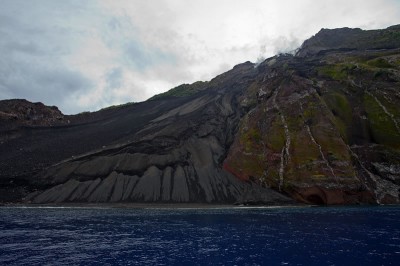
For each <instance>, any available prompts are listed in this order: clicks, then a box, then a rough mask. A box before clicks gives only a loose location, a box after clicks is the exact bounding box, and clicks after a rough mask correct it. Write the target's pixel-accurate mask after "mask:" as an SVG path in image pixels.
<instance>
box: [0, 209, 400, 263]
mask: <svg viewBox="0 0 400 266" xmlns="http://www.w3.org/2000/svg"><path fill="white" fill-rule="evenodd" d="M399 263H400V207H399V206H397V207H378V206H377V207H280V208H279V207H278V208H233V207H232V208H204V209H203V208H193V209H188V208H182V209H168V208H160V209H154V208H148V209H146V208H142V209H121V208H119V209H118V208H85V207H80V208H75V207H64V208H49V207H47V208H46V207H0V265H99V264H100V265H399Z"/></svg>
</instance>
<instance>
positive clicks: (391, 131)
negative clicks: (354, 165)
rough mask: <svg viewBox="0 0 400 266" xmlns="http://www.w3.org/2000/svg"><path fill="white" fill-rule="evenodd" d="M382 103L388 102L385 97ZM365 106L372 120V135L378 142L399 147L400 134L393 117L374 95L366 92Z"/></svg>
mask: <svg viewBox="0 0 400 266" xmlns="http://www.w3.org/2000/svg"><path fill="white" fill-rule="evenodd" d="M380 101H381V102H382V104H384V105H385V104H386V103H385V102H384V101H383V99H381V100H380ZM364 107H365V110H366V112H367V115H368V119H369V122H370V129H371V132H372V135H373V137H374V139H375V141H376V142H377V143H380V144H383V145H386V146H389V147H392V148H396V149H399V148H400V142H399V139H400V135H399V132H398V131H397V128H396V125H395V124H394V122H393V120H392V119H391V117H389V115H388V114H386V113H385V112H384V110H383V109H382V107H381V106H380V105H379V104H378V103H377V102H376V100H375V99H374V97H372V96H371V95H369V94H364Z"/></svg>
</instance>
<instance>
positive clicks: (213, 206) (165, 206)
mask: <svg viewBox="0 0 400 266" xmlns="http://www.w3.org/2000/svg"><path fill="white" fill-rule="evenodd" d="M0 207H9V208H49V209H50V208H60V209H62V208H88V209H166V210H168V209H171V210H174V209H275V208H298V207H303V208H304V207H307V208H308V207H315V206H314V205H306V204H282V205H279V204H276V205H244V204H243V205H235V204H220V203H215V204H214V203H139V202H131V203H48V204H33V203H6V204H0Z"/></svg>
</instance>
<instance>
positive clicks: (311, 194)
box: [0, 26, 400, 204]
mask: <svg viewBox="0 0 400 266" xmlns="http://www.w3.org/2000/svg"><path fill="white" fill-rule="evenodd" d="M399 48H400V28H399V27H398V26H393V27H389V28H388V29H386V30H375V31H363V30H360V29H348V28H344V29H335V30H326V29H324V30H321V31H320V32H319V33H317V34H316V35H315V36H313V37H312V38H310V39H309V40H307V41H305V42H304V44H303V45H302V47H301V48H300V49H299V50H298V51H297V53H296V55H289V54H286V55H278V56H274V57H272V58H269V59H267V60H265V61H264V62H263V63H261V64H259V65H254V64H252V63H250V62H246V63H243V64H240V65H237V66H235V67H234V68H233V69H232V70H230V71H228V72H226V73H224V74H222V75H220V76H217V77H216V78H214V79H212V80H211V81H209V82H196V83H193V84H184V85H182V86H178V87H176V88H174V89H172V90H170V91H169V92H167V93H164V94H161V95H157V96H155V97H153V98H152V99H150V100H148V101H146V102H143V103H136V104H128V105H124V106H119V107H118V106H117V107H114V108H108V109H106V110H101V111H99V112H95V113H86V114H80V115H77V116H62V119H59V123H58V124H43V125H38V126H33V125H30V124H24V125H22V126H21V125H17V126H16V127H14V128H13V131H14V132H18V134H15V135H14V137H13V138H3V140H2V143H1V144H0V145H1V146H0V147H1V149H0V168H1V170H2V171H1V173H0V182H1V187H0V190H1V191H0V195H1V200H2V201H18V200H23V201H24V202H33V203H52V202H209V203H214V202H219V203H235V202H236V203H254V204H256V203H262V204H282V203H290V202H292V200H291V199H290V198H288V197H287V196H290V197H291V198H292V199H294V200H296V201H298V202H304V203H311V204H364V203H367V204H376V203H381V204H388V203H399V192H400V144H399V143H400V130H399V126H400V83H399V82H400V69H399V68H400V49H399ZM1 104H2V103H1V102H0V106H1ZM60 121H61V122H60ZM66 121H68V122H66ZM6 134H10V131H7V130H5V131H2V132H1V135H2V136H5V135H6Z"/></svg>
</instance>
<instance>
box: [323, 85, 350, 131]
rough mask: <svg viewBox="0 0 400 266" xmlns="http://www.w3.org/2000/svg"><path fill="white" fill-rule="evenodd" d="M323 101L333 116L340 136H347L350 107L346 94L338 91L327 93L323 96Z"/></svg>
mask: <svg viewBox="0 0 400 266" xmlns="http://www.w3.org/2000/svg"><path fill="white" fill-rule="evenodd" d="M323 99H324V100H325V103H326V104H327V105H328V107H329V109H330V110H331V112H332V113H333V115H334V116H335V121H334V122H335V125H336V127H337V128H338V129H339V131H340V134H341V136H342V137H344V138H347V129H348V128H349V127H350V125H351V122H352V116H353V114H352V109H351V106H350V103H349V101H348V100H347V98H346V96H345V95H343V94H341V93H339V92H331V93H327V94H325V95H324V96H323Z"/></svg>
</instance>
